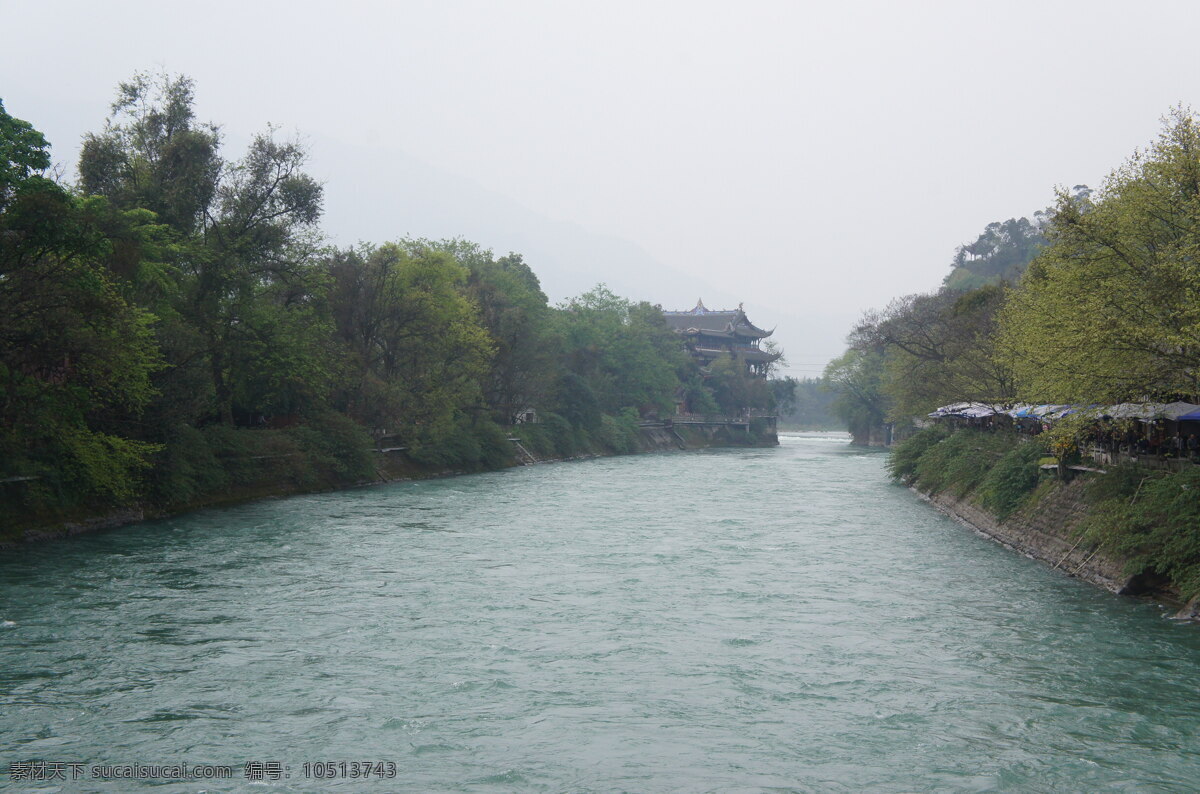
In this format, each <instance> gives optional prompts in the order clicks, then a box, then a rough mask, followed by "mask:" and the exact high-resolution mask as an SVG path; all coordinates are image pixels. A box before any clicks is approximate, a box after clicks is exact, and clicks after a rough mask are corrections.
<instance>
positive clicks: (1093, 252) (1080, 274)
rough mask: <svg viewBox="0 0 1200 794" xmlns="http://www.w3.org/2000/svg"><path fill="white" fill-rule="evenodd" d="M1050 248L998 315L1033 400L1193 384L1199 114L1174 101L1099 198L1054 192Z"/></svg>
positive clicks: (1114, 397) (1191, 387)
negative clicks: (1084, 199)
mask: <svg viewBox="0 0 1200 794" xmlns="http://www.w3.org/2000/svg"><path fill="white" fill-rule="evenodd" d="M1050 237H1051V244H1050V246H1049V248H1048V249H1047V250H1046V251H1045V252H1044V253H1043V254H1042V255H1041V256H1040V257H1039V258H1038V259H1037V260H1036V261H1035V262H1034V263H1033V265H1032V266H1031V267H1030V269H1029V272H1028V273H1027V275H1026V277H1025V279H1024V280H1023V281H1022V283H1021V287H1020V289H1018V290H1016V291H1015V292H1014V293H1013V295H1012V298H1011V300H1010V301H1009V305H1008V306H1007V307H1006V309H1005V311H1004V312H1003V315H1002V320H1001V337H1000V338H1001V344H1002V349H1003V351H1004V355H1005V357H1006V359H1007V362H1008V364H1009V365H1010V366H1011V367H1012V369H1013V371H1014V372H1015V374H1016V377H1017V380H1018V384H1019V390H1020V393H1021V394H1022V395H1023V396H1024V397H1026V398H1028V399H1032V400H1040V401H1054V402H1076V401H1078V402H1096V401H1112V402H1118V401H1121V400H1128V399H1145V398H1147V397H1153V396H1155V395H1172V394H1179V393H1184V394H1191V395H1196V394H1200V300H1198V298H1200V267H1198V266H1197V262H1198V261H1200V124H1198V122H1197V119H1196V117H1195V116H1194V115H1193V114H1192V113H1191V112H1190V111H1185V110H1183V109H1176V110H1174V111H1173V112H1172V114H1171V116H1170V118H1169V119H1167V120H1165V121H1164V129H1163V131H1162V133H1161V135H1160V136H1159V138H1158V140H1157V141H1156V142H1155V143H1154V145H1153V146H1151V147H1150V148H1149V149H1148V150H1147V151H1144V152H1138V153H1136V154H1135V155H1134V156H1133V157H1132V158H1130V160H1129V161H1128V162H1126V163H1125V165H1124V166H1122V167H1121V168H1119V169H1117V170H1116V171H1115V172H1113V174H1112V175H1111V176H1110V177H1109V178H1108V180H1107V181H1106V183H1105V185H1104V186H1103V188H1102V190H1101V191H1100V192H1099V194H1098V196H1097V197H1096V200H1095V201H1094V202H1093V203H1092V204H1090V205H1080V204H1079V203H1078V202H1076V201H1072V200H1071V197H1070V196H1068V195H1067V194H1065V193H1062V194H1060V196H1059V201H1058V205H1057V207H1056V210H1055V214H1054V218H1053V226H1052V230H1051V235H1050Z"/></svg>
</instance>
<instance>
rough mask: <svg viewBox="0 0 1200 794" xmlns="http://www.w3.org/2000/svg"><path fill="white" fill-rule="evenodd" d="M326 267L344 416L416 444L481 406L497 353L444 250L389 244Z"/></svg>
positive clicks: (340, 257)
mask: <svg viewBox="0 0 1200 794" xmlns="http://www.w3.org/2000/svg"><path fill="white" fill-rule="evenodd" d="M327 267H328V271H329V274H330V276H331V278H332V289H331V292H330V303H331V309H332V313H333V317H334V321H335V324H336V328H337V335H338V338H339V340H340V341H341V343H342V344H343V345H344V347H345V350H346V351H347V354H348V355H347V357H346V361H347V365H346V368H347V369H346V372H345V373H344V378H345V382H346V384H347V385H346V387H345V388H344V389H343V390H342V395H341V397H340V403H341V405H342V407H344V408H345V410H347V411H348V412H349V413H350V414H351V415H352V416H354V417H355V418H357V419H359V420H360V421H362V422H364V423H365V424H367V425H369V426H371V427H374V428H382V429H384V430H386V431H387V432H389V433H392V434H396V435H399V436H401V437H402V438H404V439H407V440H410V441H415V440H416V439H418V438H420V437H429V435H430V433H433V434H434V435H436V433H438V432H442V431H444V430H445V428H447V427H448V426H449V425H450V424H452V423H453V422H454V420H455V417H456V416H458V415H460V414H463V413H465V412H470V411H473V410H475V409H477V408H482V407H483V406H482V404H481V402H482V400H481V394H480V390H479V382H480V379H481V378H482V377H483V376H484V374H485V372H486V367H487V364H488V359H489V357H490V356H491V354H492V351H493V348H492V343H491V340H490V339H489V338H488V335H487V332H486V330H484V329H483V327H482V326H481V325H480V324H479V318H478V313H477V311H476V309H475V307H474V306H473V305H472V304H471V302H470V301H469V300H467V298H466V297H465V296H464V295H463V287H464V284H465V282H466V279H467V275H468V271H467V269H466V268H464V267H462V266H461V265H459V264H457V263H456V262H455V261H454V260H453V258H452V257H451V256H450V255H449V254H447V253H445V252H444V251H437V250H433V249H421V248H418V249H417V250H416V253H410V252H409V251H407V250H405V247H404V246H402V245H398V244H394V243H389V244H387V245H383V246H380V247H378V248H372V247H369V246H365V247H362V248H360V249H358V250H352V251H341V252H337V253H335V254H334V255H333V256H332V258H331V259H330V261H329V263H328V265H327Z"/></svg>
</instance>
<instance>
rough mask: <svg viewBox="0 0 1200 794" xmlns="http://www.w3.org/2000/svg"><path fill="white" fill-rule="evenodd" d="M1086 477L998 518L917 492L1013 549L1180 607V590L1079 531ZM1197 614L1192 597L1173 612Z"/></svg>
mask: <svg viewBox="0 0 1200 794" xmlns="http://www.w3.org/2000/svg"><path fill="white" fill-rule="evenodd" d="M1083 488H1084V480H1083V479H1076V480H1074V481H1072V482H1070V483H1054V484H1053V485H1052V486H1051V487H1049V488H1046V489H1045V490H1044V491H1043V492H1041V493H1039V494H1038V497H1037V498H1036V499H1034V500H1033V501H1032V502H1031V503H1030V504H1028V505H1026V506H1024V507H1022V508H1021V509H1020V510H1017V511H1016V512H1014V513H1013V514H1012V515H1010V516H1009V517H1008V518H1006V519H1004V520H1000V519H998V518H996V517H995V516H994V515H992V514H991V513H990V512H988V511H987V510H984V509H983V508H981V507H979V505H978V504H976V503H975V502H974V501H973V500H972V499H971V497H970V496H967V497H966V498H963V499H958V498H956V497H954V496H952V495H950V494H946V493H941V494H933V495H930V494H924V493H921V492H920V491H918V492H917V493H918V494H919V495H920V496H922V497H923V498H925V499H927V500H929V501H930V503H932V504H933V505H934V506H935V507H936V508H937V509H938V510H940V511H942V512H943V513H945V514H947V515H949V516H950V517H951V518H954V519H956V520H957V521H959V522H961V523H963V524H966V525H967V526H969V527H970V528H972V529H974V530H975V531H977V532H979V533H980V534H982V535H986V536H987V537H989V538H991V539H992V540H995V541H996V542H998V543H1000V544H1002V545H1004V546H1007V547H1008V548H1010V549H1013V550H1014V551H1017V552H1020V553H1021V554H1024V555H1025V556H1026V557H1032V558H1033V559H1035V560H1040V561H1042V562H1044V563H1046V564H1048V565H1050V566H1051V567H1052V568H1054V569H1056V570H1060V571H1062V572H1063V573H1066V574H1067V575H1068V576H1074V577H1076V578H1079V579H1082V580H1084V581H1086V582H1091V583H1092V584H1096V585H1099V586H1100V587H1103V588H1105V589H1106V590H1109V591H1110V592H1113V593H1117V594H1119V595H1146V596H1152V597H1154V598H1156V599H1158V600H1160V601H1163V602H1165V603H1168V604H1171V605H1174V606H1180V600H1179V594H1178V592H1176V591H1174V590H1173V589H1172V588H1171V587H1170V585H1169V583H1168V582H1167V581H1166V580H1165V579H1164V578H1162V577H1158V576H1153V575H1147V574H1141V575H1138V576H1130V575H1128V574H1126V573H1125V572H1124V570H1125V563H1126V560H1125V559H1123V558H1121V557H1119V556H1116V555H1113V554H1111V553H1109V552H1106V551H1104V550H1102V549H1101V548H1100V547H1099V546H1098V544H1096V543H1095V542H1092V541H1089V540H1086V539H1084V538H1083V537H1082V536H1081V532H1080V530H1081V529H1082V524H1083V521H1084V520H1085V519H1086V518H1087V515H1088V511H1089V509H1090V506H1089V505H1088V503H1087V502H1086V501H1085V500H1084V498H1083ZM1176 617H1178V618H1186V619H1193V620H1194V619H1197V618H1200V603H1197V602H1196V601H1193V602H1192V603H1190V604H1188V605H1187V606H1184V607H1183V608H1182V609H1181V610H1180V611H1179V612H1178V614H1177V615H1176Z"/></svg>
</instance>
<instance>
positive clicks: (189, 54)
mask: <svg viewBox="0 0 1200 794" xmlns="http://www.w3.org/2000/svg"><path fill="white" fill-rule="evenodd" d="M0 30H2V31H3V41H4V43H3V46H2V47H0V99H3V101H4V103H5V106H6V108H7V109H8V111H9V112H10V113H11V114H12V115H14V116H17V117H18V118H23V119H26V120H28V121H30V122H32V123H33V124H34V125H35V126H36V127H37V128H39V129H40V130H42V131H43V132H44V133H46V135H47V137H48V138H49V139H50V141H51V143H53V144H54V146H55V150H54V151H55V155H56V157H57V158H58V159H59V160H61V161H64V162H66V163H68V164H70V165H71V166H73V164H74V160H75V157H76V155H77V149H78V143H79V139H80V136H81V135H83V133H85V132H87V131H91V130H98V129H100V128H101V126H102V123H103V119H104V117H105V115H106V113H107V106H108V104H109V103H110V102H111V101H112V98H113V96H114V90H115V86H116V84H117V83H118V82H119V81H121V80H124V79H127V78H129V76H130V75H132V74H133V73H134V71H136V70H145V69H151V70H153V69H159V68H164V69H166V70H167V71H170V72H179V73H183V74H187V75H189V76H191V77H192V78H194V79H195V80H196V83H197V90H198V103H197V104H198V112H199V115H200V117H201V118H202V119H205V120H211V121H215V122H217V123H219V124H221V125H222V127H223V129H224V130H225V133H226V136H227V140H228V142H229V146H230V149H229V151H228V154H229V155H230V156H236V155H237V154H238V153H240V149H241V147H242V146H243V145H244V143H245V141H246V140H247V139H248V138H249V137H250V136H251V135H252V134H253V133H255V132H257V131H259V130H262V129H263V128H265V126H266V125H267V124H268V123H275V124H278V125H281V128H282V130H283V131H284V133H286V134H292V133H295V132H299V133H301V134H303V135H305V136H307V137H308V140H309V142H310V145H311V147H312V157H313V159H312V168H311V170H312V172H313V173H314V174H315V175H317V176H318V177H320V178H321V179H323V180H325V181H326V183H327V187H326V190H327V214H326V221H325V229H326V231H327V232H328V234H329V235H330V237H331V238H332V239H333V240H334V241H337V242H340V243H352V242H354V241H355V240H358V239H365V240H370V241H375V242H382V241H385V240H388V239H394V238H397V237H400V236H403V235H407V234H412V235H420V236H434V237H443V236H448V235H462V236H465V237H468V238H470V239H475V240H476V241H477V242H480V243H481V244H483V245H485V246H487V247H491V248H494V249H496V250H497V253H506V252H507V251H508V250H510V249H514V248H515V250H518V251H520V252H522V253H525V254H526V258H527V259H528V260H529V262H530V264H531V265H532V266H533V267H534V269H535V271H537V272H538V274H539V275H540V276H542V278H543V282H544V284H545V286H546V288H547V292H549V293H550V295H551V298H552V299H556V300H557V299H561V298H563V297H566V296H567V295H568V294H573V293H576V292H578V291H581V290H582V289H585V288H586V287H587V285H590V284H594V283H596V282H597V281H606V282H608V283H610V284H611V285H612V286H613V287H614V289H616V290H617V291H618V292H621V293H622V294H625V295H627V296H628V297H631V298H635V299H643V298H644V299H649V300H651V301H653V302H657V303H662V304H663V306H664V307H665V308H688V307H690V306H691V305H692V304H693V303H694V302H695V299H696V298H697V296H700V295H703V296H704V297H705V302H706V303H708V304H709V305H710V307H713V305H714V304H721V303H730V302H736V301H745V303H746V306H747V309H748V310H751V319H753V320H755V321H756V322H758V323H759V324H761V325H766V326H778V332H777V336H778V338H779V339H780V341H781V342H782V343H783V344H784V346H785V348H786V349H787V351H788V354H789V355H788V357H789V359H790V360H791V362H792V364H793V369H794V371H795V372H796V373H797V374H815V373H816V372H818V371H819V370H820V367H821V366H822V365H823V364H824V362H825V361H826V360H827V359H828V358H829V357H831V356H833V355H836V354H837V353H839V352H840V350H841V347H842V338H843V337H844V335H845V333H846V331H847V330H848V327H849V326H850V324H852V323H853V321H854V320H855V319H856V318H857V317H858V315H859V314H860V313H861V312H862V311H863V310H864V309H867V308H869V307H872V306H881V305H883V304H885V303H887V301H888V300H889V299H891V298H892V297H894V296H897V295H900V294H904V293H909V292H916V291H925V290H931V289H934V288H936V287H937V286H938V284H939V283H940V281H941V278H942V277H943V276H944V275H945V273H946V271H947V269H948V267H949V261H950V258H951V256H952V254H953V251H954V247H955V246H956V245H958V244H960V243H963V242H968V241H970V240H972V239H974V237H975V236H976V235H977V234H978V233H979V232H980V231H981V230H982V228H983V226H984V225H986V224H987V223H988V222H990V221H993V220H1003V219H1006V218H1009V217H1014V216H1020V215H1028V214H1030V213H1032V212H1033V211H1034V210H1037V209H1040V208H1042V207H1044V206H1046V205H1047V204H1049V203H1050V201H1051V200H1052V194H1053V189H1054V186H1055V185H1065V186H1071V185H1075V184H1079V183H1087V184H1090V185H1093V186H1096V185H1098V184H1099V182H1100V181H1101V179H1102V178H1103V176H1104V175H1105V174H1106V173H1108V172H1109V171H1110V170H1112V169H1113V168H1114V167H1116V166H1117V165H1118V164H1120V162H1121V161H1122V160H1123V159H1125V158H1126V157H1127V156H1128V155H1129V154H1130V153H1132V151H1133V150H1134V149H1135V148H1136V147H1138V146H1144V145H1146V144H1147V143H1149V142H1150V141H1151V140H1152V139H1153V138H1154V136H1155V135H1156V134H1157V131H1158V129H1159V126H1160V125H1159V118H1160V117H1161V116H1163V115H1164V114H1165V113H1166V112H1167V110H1168V109H1169V108H1170V107H1171V106H1172V105H1174V104H1177V103H1183V104H1185V105H1191V104H1198V105H1200V100H1198V99H1197V98H1198V97H1200V69H1198V68H1197V67H1198V66H1200V47H1198V46H1197V43H1196V32H1197V30H1200V3H1190V2H1138V3H1134V2H1096V0H1092V1H1091V2H1047V1H1046V0H1043V2H1037V3H1034V2H1010V1H1007V0H1006V1H1005V2H998V1H996V0H993V2H988V3H971V2H961V1H959V2H930V1H926V2H908V3H900V2H838V3H820V4H817V3H806V2H742V3H736V4H735V3H729V2H724V3H710V2H696V1H695V0H692V1H690V2H658V3H656V2H614V0H606V2H603V3H598V2H597V3H578V2H455V1H454V0H439V1H438V2H341V3H336V4H335V3H332V2H330V3H312V2H299V1H294V2H254V1H253V0H242V1H241V2H208V3H197V2H189V3H186V4H185V3H172V2H166V0H158V1H157V2H103V3H98V2H95V1H94V0H90V1H89V2H55V1H54V0H38V1H37V2H20V1H18V0H0Z"/></svg>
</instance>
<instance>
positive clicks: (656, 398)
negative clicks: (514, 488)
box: [0, 74, 772, 533]
mask: <svg viewBox="0 0 1200 794" xmlns="http://www.w3.org/2000/svg"><path fill="white" fill-rule="evenodd" d="M193 92H194V86H193V84H192V82H191V81H190V80H188V79H187V78H184V77H172V76H168V75H165V74H160V75H146V74H140V75H137V76H135V77H134V79H132V80H131V81H129V82H127V83H123V84H122V85H121V86H120V88H119V91H118V96H117V100H116V101H115V102H114V103H113V105H112V113H111V115H110V117H109V118H108V120H107V122H106V123H105V125H104V128H103V130H102V131H101V132H99V133H96V134H92V135H88V136H86V137H85V139H84V142H83V147H82V150H81V154H80V159H79V164H78V182H77V184H76V185H74V186H69V185H63V184H59V183H57V182H55V181H53V180H51V179H48V178H46V177H45V173H46V172H47V169H48V168H49V166H50V156H49V145H48V144H47V142H46V141H45V139H44V138H43V136H42V135H41V134H40V133H38V132H37V131H36V130H35V129H34V128H33V126H32V125H30V124H29V123H27V122H25V121H22V120H19V119H15V118H13V117H11V116H10V115H8V113H7V112H5V111H4V109H3V106H2V105H0V431H2V432H0V522H2V525H0V533H2V532H3V531H4V530H5V528H9V529H11V527H13V526H14V525H15V524H16V523H18V522H24V523H28V522H29V521H30V520H33V519H37V518H39V517H40V518H42V519H44V520H59V519H61V518H63V517H66V516H69V515H73V514H86V513H93V512H95V511H97V510H102V509H107V508H111V507H115V506H120V505H125V504H130V503H134V502H137V503H141V504H149V505H151V506H153V505H159V506H163V505H171V504H187V503H196V502H201V501H203V500H205V499H206V498H207V497H209V496H212V495H214V494H220V493H222V492H224V491H226V490H227V489H229V488H231V487H239V488H253V487H255V486H257V485H262V484H266V483H267V482H269V481H280V480H283V481H291V482H294V483H295V484H296V485H297V486H298V487H316V486H319V485H321V484H336V483H344V482H354V481H361V480H364V479H370V478H373V477H375V476H376V469H375V463H374V462H373V458H372V455H373V453H372V452H371V449H372V447H373V446H375V445H376V444H379V445H380V446H382V445H384V444H385V443H386V445H387V446H388V447H390V448H393V449H401V450H403V451H404V454H405V456H406V458H407V460H408V461H410V462H411V463H412V464H414V465H417V466H423V467H432V468H433V469H441V468H453V469H477V468H485V467H495V466H499V465H503V464H504V463H506V462H508V461H511V459H512V455H513V445H512V443H511V442H510V441H509V437H510V436H511V435H512V434H513V433H517V434H518V435H519V436H520V437H523V438H524V439H525V440H526V442H527V443H528V444H529V445H530V446H531V447H533V448H536V449H537V450H538V451H540V452H542V453H544V454H552V455H571V454H578V453H580V452H585V451H593V450H604V451H610V452H627V451H631V450H632V449H633V448H634V446H635V444H636V439H637V422H638V421H639V420H640V419H641V418H643V417H648V416H655V415H663V414H666V413H668V412H672V411H673V409H674V404H675V401H676V399H678V398H680V395H685V396H686V397H687V399H688V400H689V401H690V402H692V403H693V404H696V405H702V406H707V407H713V408H714V409H716V410H726V411H729V412H738V411H741V410H744V409H745V408H747V407H766V406H767V405H768V404H770V402H771V399H772V395H771V393H770V389H769V388H768V387H767V385H766V384H765V383H764V382H762V381H760V380H755V379H751V378H749V377H747V375H746V368H745V366H744V365H743V364H742V363H741V362H737V361H734V360H732V359H730V360H729V361H721V362H718V363H717V365H714V367H713V371H712V372H711V373H701V372H700V371H699V370H698V368H697V366H696V365H695V363H694V362H693V360H692V359H691V358H689V357H688V356H687V355H686V354H685V353H684V351H683V348H682V345H681V343H680V340H679V338H678V336H677V335H676V334H675V333H674V332H672V331H671V330H670V328H669V327H668V326H667V325H666V323H665V321H664V320H663V317H662V313H661V311H660V310H659V309H658V308H657V307H654V306H651V305H649V304H647V303H635V302H631V301H628V300H625V299H623V298H620V297H618V296H616V295H613V294H612V293H611V292H609V291H608V290H607V289H605V288H604V287H603V286H600V287H597V288H596V289H594V290H592V291H591V292H588V293H587V294H585V295H582V296H579V297H578V298H575V299H574V300H571V301H568V302H566V303H565V304H562V305H559V306H551V305H549V303H548V301H547V298H546V295H545V294H544V293H543V292H542V289H541V286H540V284H539V282H538V279H537V276H536V275H534V273H533V271H532V270H531V269H530V267H529V266H528V265H527V264H526V263H525V262H524V261H523V260H522V258H521V257H520V256H519V255H516V254H509V255H507V256H503V257H499V258H497V257H495V256H494V255H493V254H492V252H491V251H488V250H486V249H483V248H481V247H480V246H478V245H475V244H473V243H470V242H467V241H463V240H443V241H431V240H415V239H402V240H397V241H393V242H388V243H383V244H362V245H360V246H357V247H354V248H350V249H336V248H330V247H328V246H327V245H326V244H325V243H324V241H323V238H322V237H321V234H320V228H319V221H320V218H321V212H322V193H323V190H322V186H321V185H320V184H319V183H318V182H317V181H316V180H314V179H313V178H312V177H311V176H309V175H308V174H307V173H306V171H305V166H306V157H307V155H306V151H305V148H304V147H303V146H302V145H301V144H300V143H299V142H298V141H295V140H290V141H283V140H280V139H279V138H278V137H277V136H276V134H275V133H274V130H272V129H268V130H267V131H266V132H265V133H263V134H261V135H259V136H257V137H255V138H254V139H253V141H252V142H251V143H250V145H249V147H248V149H247V150H246V151H245V152H244V153H243V154H241V155H240V156H238V157H229V156H227V155H226V153H225V151H224V148H223V146H222V138H221V134H220V129H219V128H218V127H217V126H216V125H214V124H208V123H202V122H200V121H199V120H198V119H196V117H195V114H194V103H193ZM530 418H535V419H536V420H537V424H515V423H516V422H518V421H519V420H527V419H530Z"/></svg>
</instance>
